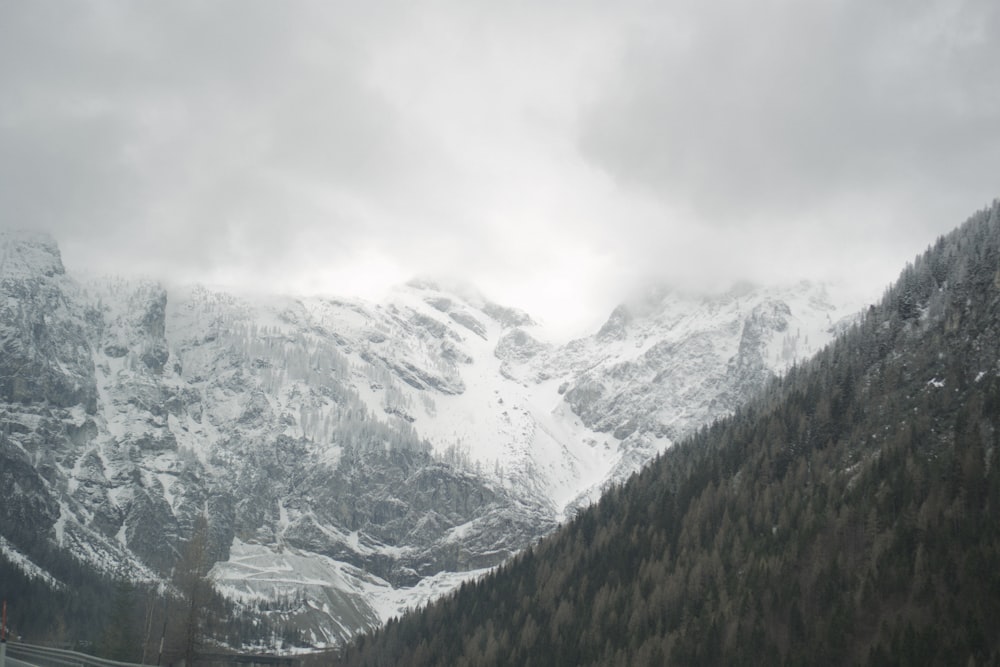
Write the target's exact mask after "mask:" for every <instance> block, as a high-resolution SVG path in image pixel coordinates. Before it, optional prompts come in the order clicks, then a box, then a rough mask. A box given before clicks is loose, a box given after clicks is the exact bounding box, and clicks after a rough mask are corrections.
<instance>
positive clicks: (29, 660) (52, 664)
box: [0, 641, 143, 667]
mask: <svg viewBox="0 0 1000 667" xmlns="http://www.w3.org/2000/svg"><path fill="white" fill-rule="evenodd" d="M3 646H4V647H5V648H6V653H7V658H9V660H8V661H7V662H14V661H17V663H19V664H21V663H26V664H28V665H34V666H35V667H143V666H142V665H140V664H139V663H136V662H118V661H116V660H105V659H104V658H98V657H96V656H93V655H87V654H86V653H77V652H76V651H66V650H64V649H61V648H50V647H48V646H36V645H34V644H25V643H23V642H11V641H9V642H6V643H5V644H4V645H3ZM3 651H4V648H0V654H2V652H3ZM4 662H5V661H4V658H3V657H2V655H0V667H8V665H5V664H4Z"/></svg>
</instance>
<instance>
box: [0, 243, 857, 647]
mask: <svg viewBox="0 0 1000 667" xmlns="http://www.w3.org/2000/svg"><path fill="white" fill-rule="evenodd" d="M0 253H2V254H0V351H2V355H0V425H2V430H0V483H2V485H3V488H4V489H10V490H11V491H10V493H9V496H10V499H9V501H8V502H5V503H3V504H0V536H2V537H4V538H5V541H4V542H3V543H2V545H3V548H4V549H5V550H8V551H9V550H16V551H19V552H20V553H21V554H22V555H23V554H30V553H31V552H32V549H35V548H36V547H38V545H39V544H40V543H45V544H47V545H55V546H56V547H58V548H61V549H65V550H67V551H68V552H70V553H72V554H74V555H75V556H76V557H77V558H79V559H81V560H83V561H86V562H88V563H91V564H92V565H94V566H95V567H98V568H100V569H103V570H105V571H108V572H114V573H116V574H119V575H121V576H127V577H132V578H145V579H156V578H161V577H163V576H165V575H166V574H167V573H168V572H169V571H170V568H171V567H172V566H173V565H174V564H175V562H176V560H177V558H178V553H179V551H180V547H181V545H182V543H183V541H184V540H186V539H187V538H188V537H189V536H190V535H191V532H192V529H193V526H194V523H195V519H196V518H198V517H201V516H203V517H205V518H206V519H207V521H208V526H209V535H208V551H209V554H210V557H211V559H212V560H213V561H215V562H216V565H215V567H214V568H213V570H212V573H211V576H212V578H213V580H214V581H215V583H216V585H217V587H218V588H219V589H220V590H222V591H224V592H226V593H227V594H229V595H230V596H232V597H233V598H235V599H243V600H253V599H255V598H277V597H281V596H285V597H288V596H289V595H294V596H295V597H296V598H302V599H304V600H305V602H304V604H303V606H301V607H299V608H298V609H297V610H296V611H295V612H294V613H292V612H289V617H288V619H286V620H287V622H289V623H295V624H297V626H298V627H299V628H301V629H302V630H303V633H304V636H305V637H306V638H307V639H311V640H312V641H314V642H316V643H329V642H335V641H338V640H341V639H343V638H345V637H347V636H349V635H350V634H351V633H353V632H355V631H357V630H359V629H361V628H364V627H367V626H370V625H374V624H377V623H379V622H380V621H381V620H384V619H385V618H387V617H388V616H390V615H393V614H395V613H397V612H398V610H399V609H400V608H401V607H403V606H406V605H411V604H415V603H419V602H420V601H422V600H425V599H426V598H427V597H428V596H431V595H434V594H438V593H440V592H442V591H444V590H447V588H448V587H449V586H452V585H454V584H455V582H457V581H458V580H459V579H460V578H461V576H463V573H468V572H470V571H477V570H479V569H481V568H486V567H490V566H493V565H495V564H497V563H499V562H501V561H502V560H503V559H504V558H506V557H507V556H509V555H511V554H512V553H514V552H515V551H517V550H519V549H521V548H523V547H524V546H526V545H527V544H529V543H531V542H532V541H533V540H535V539H537V538H538V537H539V536H541V535H543V534H545V533H546V532H548V531H549V530H550V529H551V528H552V527H553V526H554V525H555V522H556V521H557V520H559V518H560V517H561V516H563V515H564V512H566V511H572V509H573V507H575V506H576V505H577V504H579V503H581V502H586V500H587V499H588V498H590V497H592V496H593V495H594V494H595V493H596V492H597V490H599V489H600V488H601V487H602V485H604V484H606V483H608V482H609V481H614V480H618V479H621V478H622V477H623V476H625V475H627V474H629V473H631V472H632V471H633V470H635V469H636V468H637V467H638V466H640V465H641V464H642V463H644V462H645V461H648V460H649V458H650V457H651V456H653V455H654V454H655V453H656V452H657V451H660V450H661V449H662V448H663V447H665V446H668V445H669V443H670V442H671V441H672V440H674V439H676V438H679V437H681V436H683V435H684V434H686V433H687V432H689V431H690V430H691V429H692V428H695V427H696V426H697V425H699V424H701V423H704V422H705V421H706V420H709V419H712V418H713V417H715V416H718V415H721V414H724V413H726V412H728V411H730V410H732V409H733V408H734V407H735V406H736V405H737V404H738V402H739V401H740V400H742V398H743V397H744V396H746V395H747V394H748V393H749V392H751V391H754V390H756V389H757V388H759V387H760V386H761V384H762V383H763V382H765V381H766V380H767V378H768V377H770V375H771V374H772V373H773V372H776V371H780V370H781V369H783V368H784V367H786V366H787V365H788V364H789V363H792V362H793V361H794V360H795V359H796V358H802V357H804V356H805V355H806V354H808V353H809V352H810V351H812V350H813V349H816V348H817V347H818V346H819V345H821V344H822V343H824V342H825V341H826V340H827V339H829V337H830V335H831V327H832V326H833V325H834V323H835V322H836V321H837V320H838V319H839V318H840V316H841V313H843V312H844V311H843V309H838V308H837V307H835V306H834V304H832V303H831V301H830V299H829V298H828V297H826V296H825V294H824V292H823V290H822V289H821V288H819V287H816V286H812V285H799V286H796V287H795V288H791V289H789V290H785V291H777V292H776V291H774V290H769V291H768V290H759V289H754V288H741V289H737V290H734V291H732V292H730V293H727V294H725V295H722V296H718V297H714V298H711V299H704V298H694V297H686V296H683V295H677V294H672V293H658V294H656V295H653V296H651V297H649V298H646V299H642V300H639V301H637V302H635V303H630V304H626V305H623V306H622V307H620V308H618V309H616V310H615V312H614V313H613V314H612V316H611V318H610V319H609V320H608V323H607V324H606V325H605V326H604V327H602V329H601V330H600V331H599V332H598V333H597V334H595V335H594V336H592V337H589V338H585V339H581V340H578V341H574V342H571V343H569V344H568V345H565V346H552V345H549V344H546V343H543V342H541V341H539V340H537V339H536V338H535V337H534V335H533V333H532V327H533V324H534V323H533V321H532V320H531V318H530V317H529V316H528V315H527V314H525V313H523V312H521V311H518V310H516V309H512V308H508V307H503V306H499V305H497V304H494V303H491V302H489V301H488V300H486V299H484V298H483V297H481V296H480V295H478V294H477V293H475V292H474V291H472V290H469V289H467V288H463V289H449V290H447V291H446V290H443V289H442V288H441V287H440V286H439V285H437V284H434V283H431V282H428V281H422V282H414V283H411V284H409V285H407V286H404V287H402V288H400V289H399V290H398V291H397V292H396V293H395V294H394V295H393V296H392V297H391V298H389V299H388V300H387V301H386V302H385V303H381V304H370V303H364V302H360V301H355V300H339V299H323V298H309V299H295V298H288V297H262V296H253V297H250V296H239V295H234V294H228V293H225V292H220V291H215V290H211V289H207V288H204V287H170V288H167V287H164V286H163V285H160V284H158V283H155V282H151V281H136V280H120V279H97V280H88V281H83V282H78V281H75V280H74V279H72V278H71V277H70V276H68V275H67V274H66V271H65V270H64V268H63V266H62V262H61V259H60V257H59V251H58V248H57V246H56V245H55V243H54V242H53V241H52V240H51V239H48V238H46V237H44V236H37V235H31V234H19V235H11V234H6V235H4V236H2V237H0Z"/></svg>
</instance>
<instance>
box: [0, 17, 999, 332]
mask: <svg viewBox="0 0 1000 667" xmlns="http://www.w3.org/2000/svg"><path fill="white" fill-rule="evenodd" d="M998 35H1000V2H997V1H996V0H969V1H964V2H963V1H961V0H948V1H938V0H822V1H820V0H817V1H814V2H806V1H804V0H755V1H754V2H747V1H746V0H718V1H716V2H699V1H696V0H679V1H675V0H656V1H649V2H643V1H631V0H626V1H616V2H607V1H594V2H585V1H579V2H572V1H570V0H537V1H523V2H519V1H503V2H501V1H499V0H497V1H494V2H477V1H473V0H441V1H429V2H403V1H401V2H398V3H396V2H329V1H319V0H317V1H314V2H295V1H289V2H278V1H276V0H268V1H255V0H232V1H201V0H199V1H197V2H194V1H191V2H185V1H177V0H172V1H171V2H87V1H81V2H73V3H67V2H46V1H41V0H0V225H2V226H3V227H10V228H33V229H47V230H48V231H50V232H51V233H52V234H53V236H55V238H56V239H57V240H58V241H59V243H60V246H61V247H62V250H63V259H64V262H65V263H66V265H67V267H68V268H69V269H70V270H73V269H97V270H107V271H113V272H119V273H133V272H143V273H146V274H152V275H157V276H162V277H164V278H167V279H171V280H180V281H186V280H199V281H206V282H211V283H216V284H218V283H223V284H233V285H245V286H246V287H248V288H253V289H260V288H268V289H274V290H281V291H289V290H295V291H311V292H316V291H321V292H332V293H338V294H352V293H354V294H361V295H364V296H369V297H371V296H375V295H377V293H378V292H379V291H380V290H382V289H384V288H385V287H386V286H387V285H388V284H391V283H398V282H401V281H404V280H406V279H408V278H409V277H411V276H413V275H416V274H446V275H450V276H455V277H459V278H462V279H465V280H467V281H469V282H471V283H474V284H476V285H478V286H479V287H480V288H481V289H482V290H483V291H485V292H486V294H487V295H489V296H491V297H493V298H494V299H496V300H499V301H502V302H507V303H510V304H511V305H518V306H521V307H524V308H527V309H528V310H530V311H531V312H533V314H535V315H536V317H540V318H542V319H545V320H547V321H548V322H549V324H550V325H554V326H555V328H556V329H558V330H561V331H566V332H569V331H573V330H575V329H577V328H579V327H584V326H587V325H590V324H593V323H594V322H595V321H597V320H601V319H603V318H604V317H605V316H606V315H607V312H608V311H609V310H610V308H611V307H613V305H614V304H615V303H616V302H617V301H619V300H621V299H622V298H623V297H624V296H625V295H627V294H628V293H629V292H630V291H631V290H635V289H638V288H639V287H640V286H641V285H643V284H645V283H647V282H653V281H655V282H664V281H665V282H669V283H672V284H677V285H680V286H684V287H688V288H690V287H700V286H710V287H718V286H719V285H721V284H723V283H725V282H727V281H730V280H735V279H750V280H756V281H763V282H774V281H789V280H794V279H799V278H820V279H829V278H836V277H848V278H851V279H853V280H855V281H856V282H858V283H859V284H865V285H871V286H872V287H871V289H870V291H871V293H872V294H873V295H877V294H879V293H880V292H881V290H882V288H883V287H884V286H885V285H886V284H887V283H888V282H890V281H891V280H892V279H893V278H894V277H895V276H896V275H897V273H898V271H899V270H900V268H902V265H903V264H904V263H905V262H906V261H907V260H909V259H911V258H912V257H913V256H914V254H915V253H917V252H919V251H921V250H922V249H923V248H925V247H926V246H927V245H928V244H929V243H931V242H932V241H933V240H934V239H935V238H936V237H937V236H938V235H940V234H942V233H945V232H947V231H949V230H950V229H952V228H953V227H955V226H957V225H958V224H960V223H961V222H962V221H964V220H965V219H966V218H967V217H968V216H969V215H970V214H971V213H972V212H974V211H975V210H977V209H979V208H982V207H983V206H985V205H987V204H988V203H989V202H990V201H991V200H992V199H993V198H994V197H996V196H998V195H1000V39H998Z"/></svg>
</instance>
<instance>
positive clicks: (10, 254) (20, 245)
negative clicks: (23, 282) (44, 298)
mask: <svg viewBox="0 0 1000 667" xmlns="http://www.w3.org/2000/svg"><path fill="white" fill-rule="evenodd" d="M64 273H66V269H65V268H63V263H62V255H61V254H60V252H59V246H58V244H56V242H55V240H54V239H53V238H52V237H51V236H49V235H48V234H45V233H43V232H35V231H26V230H25V231H20V230H19V231H8V230H0V279H3V280H6V279H9V278H28V277H42V276H44V277H46V278H51V277H53V276H58V275H63V274H64Z"/></svg>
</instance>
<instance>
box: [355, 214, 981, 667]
mask: <svg viewBox="0 0 1000 667" xmlns="http://www.w3.org/2000/svg"><path fill="white" fill-rule="evenodd" d="M998 446H1000V202H994V204H993V205H992V207H991V208H989V209H987V210H984V211H981V212H979V213H977V214H976V215H974V216H973V217H972V218H971V219H970V220H969V221H967V222H966V223H965V224H964V225H963V226H962V227H960V228H959V229H958V230H956V231H955V232H953V233H952V234H950V235H948V236H947V237H945V238H942V239H939V240H938V241H937V242H936V243H935V244H934V245H933V247H931V248H929V249H928V250H927V251H926V252H925V253H924V254H923V255H922V256H920V257H918V258H917V259H916V260H915V262H914V263H913V264H912V265H909V266H907V267H906V269H905V270H904V271H903V273H902V274H901V276H900V278H899V280H898V281H897V283H896V284H895V285H894V286H892V287H891V288H890V289H888V290H887V292H886V293H885V295H884V298H883V299H882V301H881V303H879V304H878V305H874V306H872V307H870V308H869V309H868V311H867V312H866V313H865V315H864V316H863V318H861V320H860V321H859V323H858V324H857V325H856V326H854V327H853V328H852V329H851V330H850V331H849V332H848V333H847V334H846V335H844V336H842V337H841V338H839V339H838V340H837V341H836V342H835V343H834V344H832V345H831V346H829V347H828V348H827V349H826V350H824V351H823V352H821V353H820V354H819V355H818V356H817V357H815V358H814V359H813V360H811V361H809V362H808V363H806V364H804V365H802V366H799V367H796V368H793V369H792V370H791V371H790V372H788V373H787V374H786V376H785V377H784V378H782V379H781V380H780V381H777V382H775V383H774V384H773V385H772V387H771V388H770V389H769V390H768V391H766V392H764V393H763V395H761V396H760V397H758V398H757V399H756V400H755V401H754V402H753V403H751V404H750V405H748V406H747V407H745V408H743V409H741V410H739V411H738V412H737V413H736V414H735V415H734V416H732V417H731V418H727V419H724V420H721V421H718V422H716V423H715V424H713V425H712V426H711V427H707V428H705V429H702V430H701V431H700V432H699V433H698V434H697V435H696V436H695V437H694V438H692V439H689V440H688V441H686V442H685V443H684V444H682V445H679V446H677V447H675V448H674V449H672V450H670V451H668V452H667V453H666V454H664V455H663V456H661V457H660V458H659V459H657V460H656V461H655V462H654V463H653V464H652V465H650V466H648V467H647V468H646V469H644V470H643V472H641V473H640V474H638V475H636V476H634V477H633V478H632V479H631V480H630V481H629V482H628V483H626V484H624V485H623V486H620V487H618V488H615V489H613V490H612V491H611V492H610V493H608V494H606V495H605V496H604V497H603V498H602V500H601V501H600V502H599V504H597V505H595V506H592V507H591V508H590V509H588V510H586V511H584V512H582V513H581V514H579V515H578V516H577V517H576V518H575V519H574V520H573V521H572V522H570V523H569V524H568V525H566V526H565V527H563V528H562V529H561V530H559V531H558V532H557V533H556V534H555V535H554V536H552V537H550V538H547V539H544V540H542V541H541V542H540V543H539V544H538V545H537V546H536V547H535V548H532V549H528V550H526V551H525V552H523V553H522V554H521V555H520V556H518V557H517V558H516V559H514V560H513V561H511V562H509V563H508V564H507V565H505V566H503V567H502V568H500V569H499V570H497V571H495V572H494V573H492V574H490V575H489V576H487V577H485V578H483V579H481V580H479V581H478V582H475V583H470V584H466V585H465V586H463V587H462V588H461V590H459V591H458V592H456V593H454V594H453V595H451V596H449V597H448V598H446V599H443V600H441V601H439V602H437V603H435V604H432V605H430V606H428V607H426V608H424V609H422V610H420V611H418V612H416V613H411V614H409V615H408V616H406V617H404V618H403V619H402V620H399V621H392V622H390V623H389V624H388V625H387V626H386V627H385V628H384V629H383V630H381V631H379V632H378V633H376V634H374V635H370V636H365V637H361V638H359V639H358V640H357V641H356V642H355V643H354V644H353V645H351V646H350V647H349V648H348V649H347V650H345V652H344V655H343V657H342V663H343V664H346V665H386V664H398V665H403V664H405V665H411V666H417V665H662V664H678V665H696V664H732V665H739V664H745V665H762V664H771V665H779V664H785V665H798V664H802V665H806V664H810V665H811V664H833V665H835V664H844V665H846V664H872V665H896V664H899V665H907V664H942V665H965V664H998V663H1000V634H998V633H997V631H996V629H997V627H1000V471H998V469H997V465H996V460H995V458H996V452H997V450H998Z"/></svg>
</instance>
